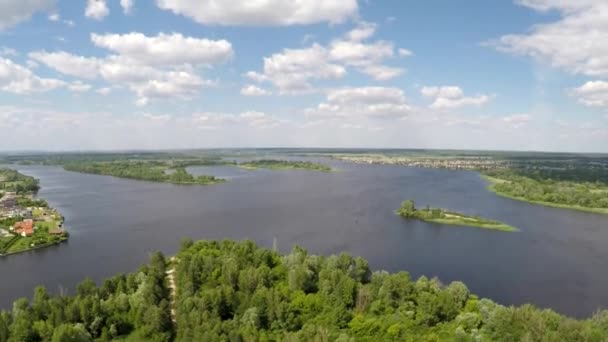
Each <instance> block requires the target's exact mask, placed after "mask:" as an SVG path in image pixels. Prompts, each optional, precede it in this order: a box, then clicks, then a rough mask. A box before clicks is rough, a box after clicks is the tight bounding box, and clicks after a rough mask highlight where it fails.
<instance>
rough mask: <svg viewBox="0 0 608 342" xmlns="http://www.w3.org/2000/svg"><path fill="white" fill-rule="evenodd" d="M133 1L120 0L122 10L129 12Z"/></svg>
mask: <svg viewBox="0 0 608 342" xmlns="http://www.w3.org/2000/svg"><path fill="white" fill-rule="evenodd" d="M133 1H134V0H120V6H122V11H123V12H124V13H125V14H130V13H131V10H132V9H133Z"/></svg>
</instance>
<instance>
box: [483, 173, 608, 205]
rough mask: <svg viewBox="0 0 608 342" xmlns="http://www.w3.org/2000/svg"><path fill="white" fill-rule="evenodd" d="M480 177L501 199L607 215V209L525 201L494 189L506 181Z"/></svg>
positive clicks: (523, 198)
mask: <svg viewBox="0 0 608 342" xmlns="http://www.w3.org/2000/svg"><path fill="white" fill-rule="evenodd" d="M480 177H481V178H483V179H485V180H487V181H488V182H489V184H488V186H487V189H488V190H489V191H491V192H493V193H495V194H496V195H498V196H501V197H505V198H509V199H512V200H516V201H522V202H527V203H531V204H538V205H543V206H546V207H553V208H560V209H570V210H577V211H584V212H588V213H595V214H604V215H608V208H589V207H582V206H579V205H569V204H561V203H553V202H546V201H534V200H530V199H527V198H525V197H520V196H513V195H510V194H507V193H505V192H501V191H499V190H497V189H496V185H497V184H504V183H508V182H509V181H508V180H504V179H500V178H495V177H491V176H488V175H484V174H480Z"/></svg>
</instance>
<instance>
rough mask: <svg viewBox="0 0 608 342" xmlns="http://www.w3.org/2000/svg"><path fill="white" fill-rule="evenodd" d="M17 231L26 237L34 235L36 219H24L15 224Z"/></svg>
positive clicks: (14, 227) (14, 228)
mask: <svg viewBox="0 0 608 342" xmlns="http://www.w3.org/2000/svg"><path fill="white" fill-rule="evenodd" d="M13 230H14V231H15V233H17V234H19V235H21V236H23V237H26V236H32V235H34V220H23V221H21V222H17V223H15V225H14V226H13Z"/></svg>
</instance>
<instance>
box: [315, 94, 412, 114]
mask: <svg viewBox="0 0 608 342" xmlns="http://www.w3.org/2000/svg"><path fill="white" fill-rule="evenodd" d="M412 111H413V108H412V107H410V106H409V105H408V104H407V103H406V99H405V95H404V94H403V91H402V90H401V89H398V88H388V87H361V88H342V89H333V90H330V91H329V92H328V93H327V98H326V101H325V102H322V103H321V104H319V105H318V106H317V107H316V108H309V109H307V110H306V111H305V113H306V115H307V116H309V117H321V118H329V119H332V118H333V119H336V118H350V119H352V118H356V117H364V118H402V117H405V116H407V115H408V114H411V113H412Z"/></svg>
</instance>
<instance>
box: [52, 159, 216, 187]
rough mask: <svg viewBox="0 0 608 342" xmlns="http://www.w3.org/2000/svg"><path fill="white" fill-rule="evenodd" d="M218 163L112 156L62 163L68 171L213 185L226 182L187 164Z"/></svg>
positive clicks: (163, 181)
mask: <svg viewBox="0 0 608 342" xmlns="http://www.w3.org/2000/svg"><path fill="white" fill-rule="evenodd" d="M203 165H216V164H214V163H213V164H212V163H211V162H209V161H205V160H112V161H73V162H68V163H65V164H64V165H63V168H64V169H65V170H67V171H75V172H81V173H91V174H97V175H105V176H114V177H119V178H129V179H135V180H144V181H150V182H162V183H172V184H184V185H212V184H220V183H224V182H226V180H225V179H223V178H218V177H215V176H208V175H202V176H193V175H192V174H190V173H188V171H186V167H187V166H203Z"/></svg>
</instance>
